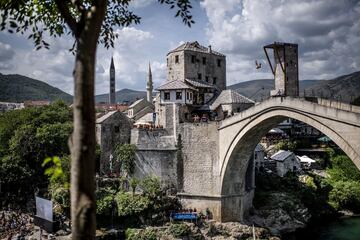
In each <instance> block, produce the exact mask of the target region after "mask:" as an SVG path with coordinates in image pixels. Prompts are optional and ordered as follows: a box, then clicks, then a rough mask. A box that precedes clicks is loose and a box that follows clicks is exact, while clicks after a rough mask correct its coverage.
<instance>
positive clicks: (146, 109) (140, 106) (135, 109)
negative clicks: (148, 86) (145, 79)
mask: <svg viewBox="0 0 360 240" xmlns="http://www.w3.org/2000/svg"><path fill="white" fill-rule="evenodd" d="M152 112H154V105H153V104H152V103H150V102H148V101H147V100H146V99H144V98H142V99H139V100H136V101H135V102H133V103H132V104H131V105H130V106H129V107H128V110H127V114H128V117H129V118H130V119H132V120H134V121H137V120H138V119H139V118H141V117H143V116H144V115H145V114H147V113H152Z"/></svg>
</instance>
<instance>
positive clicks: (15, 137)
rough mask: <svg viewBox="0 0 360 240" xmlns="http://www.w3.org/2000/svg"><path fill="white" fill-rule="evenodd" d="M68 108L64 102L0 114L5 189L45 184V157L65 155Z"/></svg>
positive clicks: (24, 189)
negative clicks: (43, 165) (43, 164)
mask: <svg viewBox="0 0 360 240" xmlns="http://www.w3.org/2000/svg"><path fill="white" fill-rule="evenodd" d="M71 115H72V114H71V109H70V108H69V107H68V106H66V105H65V104H64V103H63V102H56V103H54V104H51V105H50V106H44V107H34V108H26V109H21V110H14V111H9V112H5V113H3V114H1V115H0V179H1V181H2V186H3V190H4V191H7V192H15V191H16V192H17V191H19V192H22V193H26V192H32V191H33V189H34V188H36V187H45V186H46V183H47V179H46V177H45V176H44V168H43V167H42V166H41V165H42V163H43V161H44V159H45V158H47V157H53V156H59V157H60V158H61V157H63V156H67V155H68V154H69V148H68V145H67V142H68V138H69V135H70V133H71V131H72V123H71V118H72V117H71Z"/></svg>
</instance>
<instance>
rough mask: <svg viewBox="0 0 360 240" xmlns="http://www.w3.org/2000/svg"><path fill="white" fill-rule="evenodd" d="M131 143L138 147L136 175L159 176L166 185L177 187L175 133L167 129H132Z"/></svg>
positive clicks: (142, 176)
mask: <svg viewBox="0 0 360 240" xmlns="http://www.w3.org/2000/svg"><path fill="white" fill-rule="evenodd" d="M131 143H132V144H135V145H136V147H137V150H136V162H135V163H136V167H135V173H134V175H135V177H137V178H140V179H142V178H144V177H146V176H157V177H159V178H160V179H161V182H162V183H163V184H164V185H171V186H174V187H177V184H178V183H177V182H178V179H177V178H178V175H177V160H176V150H177V148H176V143H175V139H174V136H173V135H169V134H168V132H167V130H166V129H157V130H154V131H149V130H145V129H132V130H131Z"/></svg>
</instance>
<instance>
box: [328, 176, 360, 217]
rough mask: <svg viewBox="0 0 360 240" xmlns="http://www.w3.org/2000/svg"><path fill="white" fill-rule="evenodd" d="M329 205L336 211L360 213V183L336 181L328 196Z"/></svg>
mask: <svg viewBox="0 0 360 240" xmlns="http://www.w3.org/2000/svg"><path fill="white" fill-rule="evenodd" d="M329 200H330V203H331V204H332V205H333V206H334V207H335V208H336V209H338V210H342V209H347V210H351V211H354V212H356V213H359V212H360V183H359V182H356V181H338V182H335V183H334V185H333V189H332V190H331V192H330V194H329Z"/></svg>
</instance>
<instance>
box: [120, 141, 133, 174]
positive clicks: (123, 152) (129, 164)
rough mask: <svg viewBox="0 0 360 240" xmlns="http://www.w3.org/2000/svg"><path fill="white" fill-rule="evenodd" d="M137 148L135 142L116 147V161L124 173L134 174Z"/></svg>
mask: <svg viewBox="0 0 360 240" xmlns="http://www.w3.org/2000/svg"><path fill="white" fill-rule="evenodd" d="M135 150H136V146H135V145H133V144H119V145H118V146H116V149H115V158H116V162H117V163H118V164H119V168H120V171H121V172H122V173H125V174H128V175H132V174H133V173H134V170H135Z"/></svg>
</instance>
